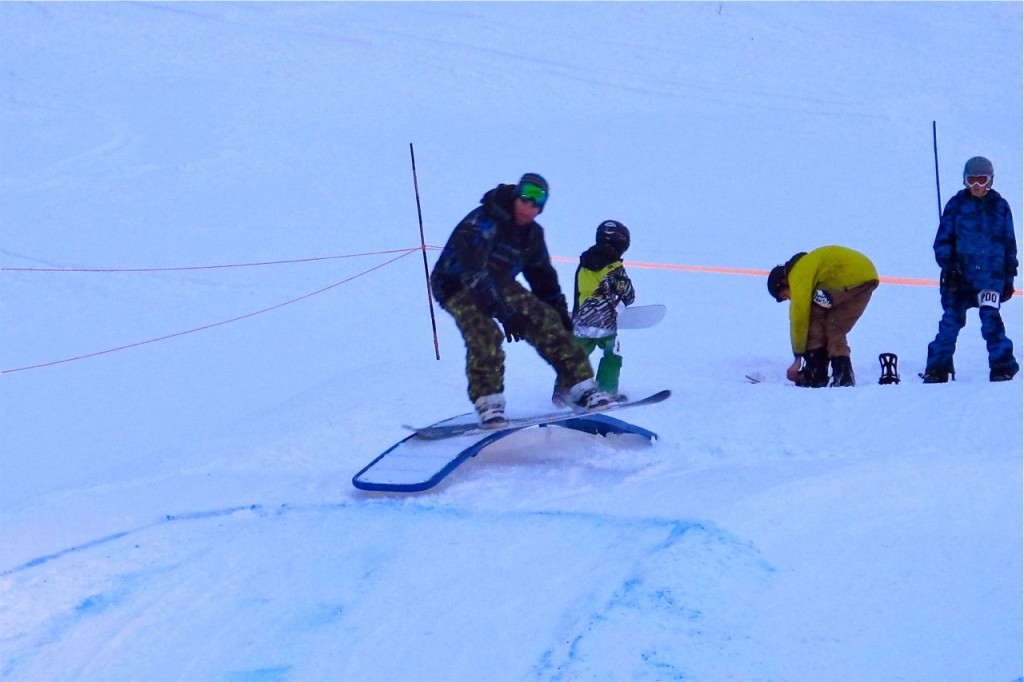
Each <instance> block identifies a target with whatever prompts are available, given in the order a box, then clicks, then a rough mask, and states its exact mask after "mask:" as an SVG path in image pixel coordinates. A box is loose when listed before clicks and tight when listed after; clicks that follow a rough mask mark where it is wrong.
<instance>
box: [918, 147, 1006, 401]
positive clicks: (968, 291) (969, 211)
mask: <svg viewBox="0 0 1024 682" xmlns="http://www.w3.org/2000/svg"><path fill="white" fill-rule="evenodd" d="M994 177H995V169H994V168H993V166H992V162H991V161H989V160H988V159H986V158H985V157H983V156H975V157H972V158H970V159H968V160H967V163H966V164H965V165H964V189H962V190H960V191H959V192H957V193H956V194H955V195H954V196H953V198H952V199H950V200H949V202H948V203H947V204H946V207H945V209H944V210H943V211H942V217H941V218H940V219H939V229H938V232H937V233H936V235H935V242H934V243H933V244H932V249H933V250H934V251H935V262H936V263H938V265H939V268H940V274H939V295H940V300H941V302H942V319H940V320H939V331H938V334H936V336H935V340H934V341H932V342H931V343H929V344H928V360H927V363H926V365H925V370H924V373H923V374H922V375H921V377H922V379H924V383H926V384H941V383H945V382H947V381H949V377H950V376H951V375H953V374H954V372H953V353H954V352H955V351H956V340H957V337H958V336H959V334H960V330H961V329H963V328H964V325H965V324H966V323H967V311H968V309H970V308H977V309H978V317H979V318H980V320H981V335H982V337H984V339H985V344H986V346H987V347H988V365H989V381H1009V380H1010V379H1013V377H1014V375H1015V374H1017V372H1018V371H1020V365H1018V364H1017V360H1016V359H1015V358H1014V357H1013V342H1012V341H1010V339H1009V338H1007V336H1006V327H1005V325H1004V324H1003V318H1002V316H1001V315H1000V313H999V306H1000V305H1001V304H1003V303H1006V302H1007V301H1009V300H1010V298H1011V297H1012V296H1013V293H1014V291H1013V278H1014V277H1015V276H1016V275H1017V265H1018V263H1017V238H1016V237H1015V236H1014V233H1013V215H1012V214H1011V213H1010V205H1009V204H1008V203H1007V202H1006V199H1004V198H1003V197H1002V196H1000V195H999V193H998V192H996V191H995V190H994V189H992V180H993V178H994Z"/></svg>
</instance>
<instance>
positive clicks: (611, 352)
mask: <svg viewBox="0 0 1024 682" xmlns="http://www.w3.org/2000/svg"><path fill="white" fill-rule="evenodd" d="M629 243H630V236H629V228H627V227H626V226H625V225H623V224H622V223H620V222H619V221H617V220H605V221H604V222H603V223H601V224H600V225H598V226H597V233H596V235H595V237H594V245H593V246H591V247H590V248H588V249H587V250H586V251H584V252H583V253H582V254H580V263H579V266H578V267H577V268H576V283H575V287H574V292H575V295H574V297H573V310H572V319H573V337H574V338H575V340H576V343H577V344H578V345H579V346H580V347H581V348H583V350H584V351H586V353H587V355H588V356H589V355H590V354H591V353H593V352H594V350H595V349H600V350H601V352H602V355H601V360H600V362H599V363H598V366H597V386H598V388H600V389H601V390H602V391H604V392H605V393H608V394H609V395H610V396H612V399H613V400H614V401H615V402H625V401H626V399H627V398H626V396H624V395H622V394H620V393H619V374H620V372H621V369H622V355H621V354H620V352H619V341H618V312H619V310H620V309H621V307H622V306H629V305H632V304H633V302H634V301H635V300H636V291H635V290H634V289H633V282H632V280H630V278H629V275H628V274H626V268H625V267H623V265H622V255H623V254H624V253H625V252H626V250H627V249H629ZM564 394H565V388H564V387H562V386H559V385H557V384H556V385H555V390H554V393H553V395H552V397H551V401H552V402H553V403H555V404H556V405H565V404H566V402H567V401H566V399H565V397H564Z"/></svg>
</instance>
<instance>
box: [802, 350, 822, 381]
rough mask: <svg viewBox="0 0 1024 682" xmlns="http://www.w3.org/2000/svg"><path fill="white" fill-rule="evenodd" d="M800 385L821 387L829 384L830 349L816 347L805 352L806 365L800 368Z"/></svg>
mask: <svg viewBox="0 0 1024 682" xmlns="http://www.w3.org/2000/svg"><path fill="white" fill-rule="evenodd" d="M797 385H799V386H809V387H811V388H821V387H823V386H828V351H827V350H825V349H824V348H815V349H814V350H809V351H807V352H806V353H804V366H803V368H802V369H801V370H800V381H799V382H798V384H797Z"/></svg>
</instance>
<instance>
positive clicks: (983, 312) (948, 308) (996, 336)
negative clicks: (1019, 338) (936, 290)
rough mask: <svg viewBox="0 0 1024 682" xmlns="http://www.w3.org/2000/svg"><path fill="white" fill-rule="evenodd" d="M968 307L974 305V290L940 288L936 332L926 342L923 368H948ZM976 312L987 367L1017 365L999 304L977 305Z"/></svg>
mask: <svg viewBox="0 0 1024 682" xmlns="http://www.w3.org/2000/svg"><path fill="white" fill-rule="evenodd" d="M971 308H978V294H977V292H975V291H970V290H966V291H965V290H958V291H943V292H942V319H941V320H939V333H938V334H936V336H935V340H934V341H932V342H931V343H929V344H928V364H927V367H926V371H929V370H945V371H952V369H953V353H954V352H955V351H956V340H957V337H958V336H959V335H960V330H961V329H963V328H964V325H965V324H967V311H968V310H969V309H971ZM978 316H979V317H980V319H981V335H982V337H983V338H984V339H985V345H986V346H987V347H988V365H989V368H990V369H995V368H996V367H1000V368H1004V367H1006V368H1017V367H1018V365H1017V361H1016V360H1015V359H1014V357H1013V342H1012V341H1010V339H1009V338H1007V336H1006V327H1005V325H1003V318H1002V316H1001V315H1000V314H999V308H992V307H988V306H981V307H980V308H978Z"/></svg>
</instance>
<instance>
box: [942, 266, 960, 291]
mask: <svg viewBox="0 0 1024 682" xmlns="http://www.w3.org/2000/svg"><path fill="white" fill-rule="evenodd" d="M959 288H960V268H959V267H957V266H956V265H951V266H949V267H946V268H942V271H941V272H940V273H939V289H941V290H942V291H956V290H958V289H959Z"/></svg>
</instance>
